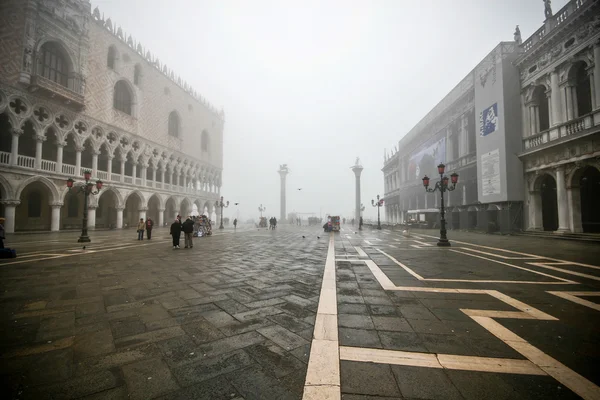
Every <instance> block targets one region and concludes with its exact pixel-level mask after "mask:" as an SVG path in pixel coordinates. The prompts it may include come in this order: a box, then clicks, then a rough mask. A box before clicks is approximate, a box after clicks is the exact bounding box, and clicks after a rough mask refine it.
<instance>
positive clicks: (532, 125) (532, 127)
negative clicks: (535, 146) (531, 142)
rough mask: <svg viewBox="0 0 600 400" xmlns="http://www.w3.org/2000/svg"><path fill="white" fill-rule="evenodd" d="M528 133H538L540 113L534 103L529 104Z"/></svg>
mask: <svg viewBox="0 0 600 400" xmlns="http://www.w3.org/2000/svg"><path fill="white" fill-rule="evenodd" d="M527 106H528V108H529V133H530V135H535V134H537V133H540V112H539V107H538V105H537V104H536V103H529V104H528V105H527Z"/></svg>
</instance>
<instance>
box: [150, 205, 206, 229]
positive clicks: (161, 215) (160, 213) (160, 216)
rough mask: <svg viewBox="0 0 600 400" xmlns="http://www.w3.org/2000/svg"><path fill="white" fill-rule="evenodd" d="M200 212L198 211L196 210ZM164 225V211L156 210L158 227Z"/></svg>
mask: <svg viewBox="0 0 600 400" xmlns="http://www.w3.org/2000/svg"><path fill="white" fill-rule="evenodd" d="M198 212H200V210H198ZM164 224H165V209H164V208H159V209H158V226H163V225H164Z"/></svg>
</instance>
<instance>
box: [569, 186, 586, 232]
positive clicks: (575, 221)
mask: <svg viewBox="0 0 600 400" xmlns="http://www.w3.org/2000/svg"><path fill="white" fill-rule="evenodd" d="M567 200H568V209H569V228H570V229H571V232H574V233H578V232H583V225H582V224H581V191H580V188H579V186H567Z"/></svg>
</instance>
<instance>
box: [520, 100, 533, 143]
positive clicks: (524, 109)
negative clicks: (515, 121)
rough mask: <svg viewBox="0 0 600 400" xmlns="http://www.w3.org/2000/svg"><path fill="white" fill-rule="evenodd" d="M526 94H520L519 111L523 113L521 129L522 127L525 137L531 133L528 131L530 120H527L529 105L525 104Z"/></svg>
mask: <svg viewBox="0 0 600 400" xmlns="http://www.w3.org/2000/svg"><path fill="white" fill-rule="evenodd" d="M525 99H526V96H525V95H524V94H522V95H521V113H522V114H523V118H522V121H521V129H523V137H524V138H526V137H528V136H530V135H531V132H530V129H531V128H530V126H531V125H530V122H529V107H527V104H526V101H525Z"/></svg>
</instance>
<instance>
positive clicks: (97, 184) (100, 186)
mask: <svg viewBox="0 0 600 400" xmlns="http://www.w3.org/2000/svg"><path fill="white" fill-rule="evenodd" d="M103 184H104V183H102V181H96V188H97V189H98V190H101V189H102V185H103Z"/></svg>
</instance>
